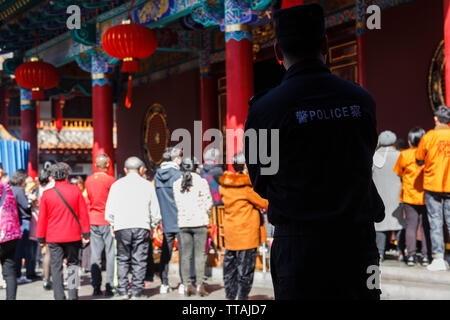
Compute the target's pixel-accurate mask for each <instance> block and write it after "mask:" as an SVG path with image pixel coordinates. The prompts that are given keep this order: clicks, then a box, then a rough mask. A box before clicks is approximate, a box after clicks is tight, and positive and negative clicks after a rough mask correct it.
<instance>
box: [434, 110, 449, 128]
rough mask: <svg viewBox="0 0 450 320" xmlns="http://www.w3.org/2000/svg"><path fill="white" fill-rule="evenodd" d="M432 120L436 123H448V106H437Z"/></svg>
mask: <svg viewBox="0 0 450 320" xmlns="http://www.w3.org/2000/svg"><path fill="white" fill-rule="evenodd" d="M434 122H436V124H438V123H442V124H450V108H449V107H447V106H439V107H438V108H437V109H436V111H435V112H434Z"/></svg>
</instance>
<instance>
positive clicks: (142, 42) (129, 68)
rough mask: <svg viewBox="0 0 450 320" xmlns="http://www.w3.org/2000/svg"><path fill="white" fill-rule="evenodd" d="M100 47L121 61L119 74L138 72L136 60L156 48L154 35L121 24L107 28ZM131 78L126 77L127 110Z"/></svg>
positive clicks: (143, 27)
mask: <svg viewBox="0 0 450 320" xmlns="http://www.w3.org/2000/svg"><path fill="white" fill-rule="evenodd" d="M102 46H103V49H104V50H105V52H106V53H107V54H109V55H110V56H112V57H114V58H117V59H121V60H123V63H122V68H121V69H120V71H121V72H128V73H136V72H138V70H139V63H138V59H143V58H147V57H148V56H150V55H152V54H153V53H154V52H155V51H156V48H157V47H158V40H157V39H156V35H155V33H154V32H153V31H152V30H151V29H150V28H147V27H145V26H143V25H140V24H135V23H131V22H130V20H127V21H124V22H123V24H121V25H117V26H113V27H111V28H109V29H108V30H107V31H106V32H105V33H104V34H103V37H102ZM131 89H132V77H131V75H130V76H129V77H128V93H127V99H126V101H125V106H126V107H127V108H130V107H131Z"/></svg>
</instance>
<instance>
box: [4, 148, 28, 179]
mask: <svg viewBox="0 0 450 320" xmlns="http://www.w3.org/2000/svg"><path fill="white" fill-rule="evenodd" d="M29 150H30V143H29V142H26V141H22V140H17V141H13V140H0V162H1V163H2V165H3V169H4V170H5V171H6V173H7V174H8V176H9V177H11V175H12V174H13V173H14V172H15V171H16V170H18V169H24V170H27V163H28V152H29Z"/></svg>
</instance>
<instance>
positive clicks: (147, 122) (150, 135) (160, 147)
mask: <svg viewBox="0 0 450 320" xmlns="http://www.w3.org/2000/svg"><path fill="white" fill-rule="evenodd" d="M143 133H144V146H143V147H144V150H145V152H144V154H145V157H146V160H147V161H148V162H149V163H152V164H154V165H159V164H160V163H161V162H162V155H163V153H164V150H165V149H166V148H167V146H168V143H169V130H168V128H167V122H166V114H165V111H164V108H163V107H162V106H161V105H160V104H157V103H155V104H153V105H152V106H150V107H149V109H148V110H147V114H146V116H145V118H144V128H143Z"/></svg>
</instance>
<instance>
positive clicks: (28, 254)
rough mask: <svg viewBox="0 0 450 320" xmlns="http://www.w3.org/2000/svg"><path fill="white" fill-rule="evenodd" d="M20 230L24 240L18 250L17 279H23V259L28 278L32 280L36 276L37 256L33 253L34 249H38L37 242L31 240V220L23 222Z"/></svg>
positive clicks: (19, 244)
mask: <svg viewBox="0 0 450 320" xmlns="http://www.w3.org/2000/svg"><path fill="white" fill-rule="evenodd" d="M20 229H21V230H22V238H21V239H20V240H19V243H18V245H17V249H16V277H17V278H20V277H21V275H22V259H25V268H26V276H27V278H31V277H33V276H35V275H36V272H35V267H36V260H35V259H36V254H35V253H33V249H36V241H33V240H30V220H22V222H21V225H20Z"/></svg>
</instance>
